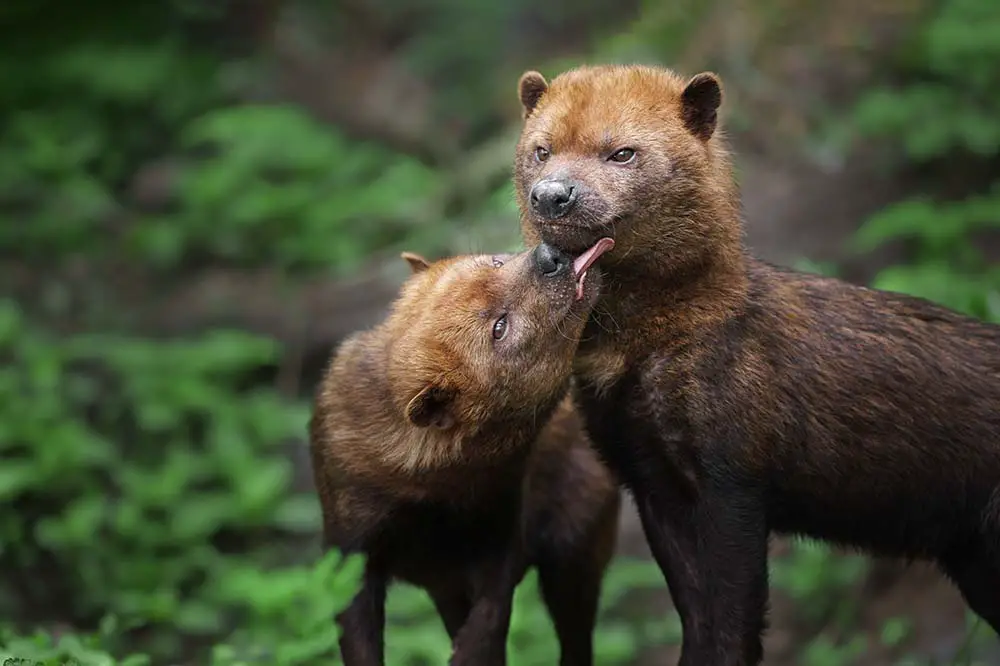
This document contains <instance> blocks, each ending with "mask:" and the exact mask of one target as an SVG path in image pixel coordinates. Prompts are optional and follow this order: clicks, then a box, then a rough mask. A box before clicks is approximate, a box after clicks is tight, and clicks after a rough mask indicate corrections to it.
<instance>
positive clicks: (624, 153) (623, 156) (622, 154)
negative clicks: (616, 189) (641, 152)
mask: <svg viewBox="0 0 1000 666" xmlns="http://www.w3.org/2000/svg"><path fill="white" fill-rule="evenodd" d="M608 159H609V160H610V161H612V162H617V163H618V164H628V163H629V162H631V161H632V160H633V159H635V151H634V150H632V149H631V148H622V149H621V150H619V151H616V152H615V153H614V154H613V155H612V156H611V157H609V158H608Z"/></svg>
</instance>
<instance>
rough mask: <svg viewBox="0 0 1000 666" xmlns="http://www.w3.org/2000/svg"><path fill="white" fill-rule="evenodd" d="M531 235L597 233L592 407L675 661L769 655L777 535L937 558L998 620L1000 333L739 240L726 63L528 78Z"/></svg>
mask: <svg viewBox="0 0 1000 666" xmlns="http://www.w3.org/2000/svg"><path fill="white" fill-rule="evenodd" d="M518 92H519V96H520V99H521V103H522V105H523V108H524V116H525V122H524V127H523V132H522V135H521V138H520V142H519V144H518V148H517V156H516V161H515V184H516V192H517V199H518V204H519V207H520V210H521V214H522V231H523V234H524V237H525V239H526V240H527V241H528V242H529V243H535V242H537V241H538V240H544V241H545V242H547V243H550V244H552V245H554V246H556V247H558V248H560V249H562V250H563V251H566V252H567V253H570V254H574V255H575V254H579V253H584V252H585V251H587V249H588V248H591V247H592V246H593V245H594V244H595V242H597V241H598V240H599V239H601V238H605V237H609V238H613V239H614V241H615V246H614V248H613V249H612V250H611V251H609V252H607V253H605V254H604V255H603V256H602V257H601V258H600V260H599V261H598V263H597V266H598V267H599V270H600V271H601V272H602V273H603V275H604V286H603V287H602V290H601V296H600V298H599V300H598V303H597V305H596V306H595V308H594V311H593V313H592V315H591V317H590V320H589V322H588V324H587V326H586V329H585V331H584V333H583V336H582V341H581V343H580V347H579V350H578V354H577V358H576V362H575V367H574V374H575V386H576V389H575V391H574V392H575V395H576V398H577V404H578V405H579V407H580V408H581V411H582V413H583V415H584V419H585V422H586V424H587V429H588V431H589V434H590V436H591V437H592V438H593V439H594V441H595V444H596V445H597V447H598V449H599V451H600V452H601V454H602V455H603V456H604V458H605V459H606V460H607V461H608V463H609V464H610V466H611V467H612V469H613V471H615V472H616V473H617V474H619V475H620V478H621V479H622V481H623V483H624V484H625V485H626V486H627V487H628V488H629V489H631V491H632V492H633V493H634V496H635V498H636V504H637V505H638V508H639V513H640V516H641V520H642V524H643V527H644V529H645V533H646V536H647V539H648V541H649V544H650V547H651V549H652V552H653V554H654V556H655V558H656V560H657V562H658V563H659V565H660V568H661V569H662V570H663V572H664V575H665V578H666V581H667V584H668V586H669V587H670V590H671V593H672V596H673V598H674V601H675V603H676V606H677V609H678V611H679V613H680V615H681V619H682V625H683V631H684V638H683V646H682V656H681V660H680V661H681V664H683V665H684V666H716V665H723V664H726V665H729V664H733V665H736V664H739V665H746V664H757V663H759V662H760V661H761V659H762V648H761V634H762V632H763V631H764V628H765V607H766V604H767V598H768V577H767V542H768V536H769V534H770V533H771V532H778V533H790V534H800V535H809V536H812V537H817V538H821V539H825V540H827V541H830V542H834V543H837V544H842V545H846V546H850V547H856V548H861V549H863V550H866V551H868V552H870V553H876V554H881V555H888V556H901V557H905V558H911V559H914V558H916V559H928V560H931V561H934V562H936V563H937V564H939V565H940V566H941V568H942V569H943V570H944V572H946V573H947V575H948V576H950V577H951V579H952V580H954V582H955V583H956V584H957V586H958V587H959V589H960V590H961V592H962V594H963V595H964V597H965V599H966V601H967V602H968V604H969V606H970V607H971V608H972V609H973V610H974V611H975V612H976V613H978V614H979V615H980V616H981V617H982V618H983V619H984V620H986V621H987V622H988V623H989V624H990V625H992V627H993V628H994V629H995V630H997V631H1000V327H997V326H994V325H990V324H986V323H982V322H980V321H977V320H975V319H972V318H969V317H966V316H963V315H961V314H957V313H955V312H952V311H950V310H947V309H945V308H942V307H939V306H937V305H934V304H932V303H930V302H928V301H925V300H922V299H918V298H912V297H908V296H904V295H901V294H895V293H888V292H882V291H877V290H872V289H866V288H863V287H860V286H853V285H850V284H847V283H845V282H842V281H838V280H835V279H828V278H823V277H819V276H815V275H808V274H804V273H799V272H795V271H792V270H788V269H785V268H779V267H776V266H772V265H769V264H767V263H764V262H762V261H759V260H757V259H755V258H753V257H752V256H751V255H750V254H749V253H748V252H747V251H746V250H745V249H744V246H743V242H742V223H741V212H740V205H739V197H738V193H737V187H736V185H735V182H734V179H733V173H732V169H731V167H730V159H729V156H728V155H727V152H726V149H725V147H724V145H723V141H722V138H721V137H720V133H719V129H718V110H719V107H720V104H721V102H722V89H721V85H720V82H719V80H718V78H717V77H716V76H714V75H713V74H708V73H705V74H699V75H697V76H694V77H693V78H690V79H687V78H682V77H680V76H678V75H677V74H675V73H673V72H671V71H668V70H664V69H659V68H653V67H643V66H602V67H584V68H580V69H576V70H572V71H569V72H566V73H564V74H561V75H560V76H558V77H556V78H555V79H554V80H553V81H552V82H551V83H549V82H547V81H546V80H545V79H544V78H543V77H542V76H541V75H540V74H538V73H537V72H528V73H526V74H524V75H523V76H522V78H521V80H520V84H519V91H518Z"/></svg>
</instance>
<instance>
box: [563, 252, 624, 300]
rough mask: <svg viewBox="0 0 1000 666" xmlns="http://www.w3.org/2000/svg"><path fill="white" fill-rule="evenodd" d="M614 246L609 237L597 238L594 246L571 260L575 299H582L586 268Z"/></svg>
mask: <svg viewBox="0 0 1000 666" xmlns="http://www.w3.org/2000/svg"><path fill="white" fill-rule="evenodd" d="M614 246H615V242H614V240H612V239H610V238H601V239H598V241H597V242H596V243H594V246H593V247H591V248H590V249H588V250H587V251H585V252H584V253H583V254H581V255H580V256H579V257H577V258H576V260H574V261H573V275H574V276H575V277H576V300H578V301H579V300H582V299H583V281H584V280H585V279H586V278H587V269H588V268H590V267H591V266H593V265H594V262H595V261H597V260H598V259H599V258H600V256H601V255H602V254H604V253H605V252H607V251H608V250H610V249H611V248H613V247H614Z"/></svg>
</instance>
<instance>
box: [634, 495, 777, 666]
mask: <svg viewBox="0 0 1000 666" xmlns="http://www.w3.org/2000/svg"><path fill="white" fill-rule="evenodd" d="M636 500H637V501H636V504H637V505H638V508H639V516H640V519H641V521H642V526H643V530H644V531H645V534H646V539H647V541H648V542H649V546H650V550H651V551H652V553H653V557H654V558H655V559H656V562H657V564H659V566H660V570H661V571H663V574H664V577H665V578H666V581H667V586H668V587H669V589H670V594H671V596H672V597H673V600H674V605H675V606H676V607H677V612H678V614H679V615H680V618H681V625H682V628H683V635H684V637H683V643H682V646H681V658H680V663H679V666H757V664H760V662H761V660H762V659H763V647H762V645H761V635H762V634H763V632H764V628H765V614H766V609H767V595H768V588H767V585H768V581H767V541H768V530H767V521H766V517H765V507H764V503H763V501H762V498H761V497H760V494H759V493H758V491H757V489H755V488H753V487H751V486H749V485H746V486H742V485H739V484H737V483H734V482H733V481H732V480H727V481H726V482H724V483H718V484H714V485H711V484H709V485H705V486H703V487H702V488H700V489H699V491H698V493H697V496H695V497H691V496H686V495H682V494H681V493H680V492H671V490H669V489H661V488H658V489H657V491H656V492H650V493H643V494H642V495H640V494H639V493H636Z"/></svg>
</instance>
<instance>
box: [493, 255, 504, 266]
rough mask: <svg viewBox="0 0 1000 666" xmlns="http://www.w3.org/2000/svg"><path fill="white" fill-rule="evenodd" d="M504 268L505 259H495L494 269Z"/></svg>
mask: <svg viewBox="0 0 1000 666" xmlns="http://www.w3.org/2000/svg"><path fill="white" fill-rule="evenodd" d="M501 266H503V259H501V258H500V257H493V268H500V267H501Z"/></svg>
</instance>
